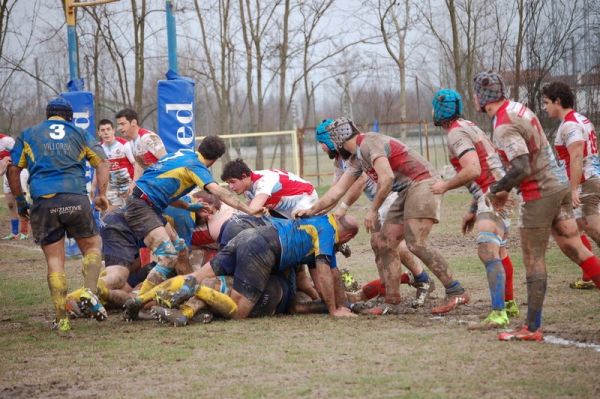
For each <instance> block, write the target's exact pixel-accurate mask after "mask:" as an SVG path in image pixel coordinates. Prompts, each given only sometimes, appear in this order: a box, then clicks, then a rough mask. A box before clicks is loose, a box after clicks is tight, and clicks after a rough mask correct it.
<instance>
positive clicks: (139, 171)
mask: <svg viewBox="0 0 600 399" xmlns="http://www.w3.org/2000/svg"><path fill="white" fill-rule="evenodd" d="M143 174H144V168H142V165H140V163H139V162H138V161H137V160H136V161H135V162H134V163H133V181H137V179H139V178H140V177H141V176H142V175H143Z"/></svg>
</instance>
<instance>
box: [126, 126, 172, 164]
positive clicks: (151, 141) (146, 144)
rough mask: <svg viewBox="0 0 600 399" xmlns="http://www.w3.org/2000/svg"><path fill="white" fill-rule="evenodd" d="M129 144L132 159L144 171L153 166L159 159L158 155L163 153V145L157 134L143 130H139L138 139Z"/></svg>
mask: <svg viewBox="0 0 600 399" xmlns="http://www.w3.org/2000/svg"><path fill="white" fill-rule="evenodd" d="M130 143H131V151H132V152H133V157H134V158H135V160H136V162H137V163H139V164H140V166H141V167H142V168H144V169H146V168H147V167H148V166H150V165H154V164H155V163H156V161H158V158H160V156H159V154H158V153H159V152H160V151H161V150H163V151H165V145H164V144H163V142H162V140H161V138H160V137H159V136H158V134H156V133H154V132H153V131H150V130H148V129H144V128H140V130H139V132H138V137H137V138H136V139H135V140H132V141H130Z"/></svg>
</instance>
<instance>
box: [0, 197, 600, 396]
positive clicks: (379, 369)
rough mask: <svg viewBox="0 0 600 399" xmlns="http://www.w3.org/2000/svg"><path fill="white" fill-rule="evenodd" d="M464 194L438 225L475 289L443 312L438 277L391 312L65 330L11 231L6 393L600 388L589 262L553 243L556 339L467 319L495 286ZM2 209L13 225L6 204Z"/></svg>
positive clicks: (3, 253)
mask: <svg viewBox="0 0 600 399" xmlns="http://www.w3.org/2000/svg"><path fill="white" fill-rule="evenodd" d="M465 198H466V197H465V195H464V194H460V193H459V194H450V195H447V196H446V198H445V201H444V211H443V213H442V215H443V218H444V220H443V222H442V223H441V224H440V226H436V228H435V230H436V232H435V234H434V235H433V237H432V241H433V243H434V244H435V245H436V247H437V248H439V249H440V250H441V251H442V253H444V254H445V255H446V256H447V257H448V259H449V261H450V263H451V265H452V268H453V270H454V273H455V276H456V277H457V278H458V279H460V281H461V282H462V283H463V285H464V286H465V287H467V288H468V290H469V291H470V293H471V296H472V303H471V304H470V305H468V306H464V307H461V308H459V309H458V310H456V311H454V312H452V313H451V314H450V315H447V316H444V317H434V316H432V315H431V314H430V311H431V308H432V307H433V306H435V305H436V304H437V303H439V301H440V300H441V299H442V298H443V288H442V287H441V284H440V283H439V282H438V284H437V289H436V291H435V292H434V293H433V294H432V296H431V298H430V300H429V301H428V302H427V304H426V306H425V307H424V308H422V309H419V310H416V311H415V310H413V309H412V308H410V306H408V304H406V305H405V306H404V307H403V312H402V314H400V315H394V316H384V317H372V316H361V317H359V318H355V319H344V320H337V319H333V318H331V317H329V316H326V315H309V316H285V317H275V318H269V319H255V320H245V321H214V322H213V323H210V324H195V325H191V326H188V327H185V328H178V329H176V328H173V327H170V326H164V325H159V324H157V323H156V322H154V321H146V322H135V323H125V322H124V321H123V320H122V319H121V318H120V315H119V314H118V313H112V314H111V315H110V317H109V320H107V321H106V322H103V323H97V322H95V321H90V320H76V321H74V322H73V326H74V337H73V338H70V339H65V338H61V337H58V336H56V335H55V334H53V333H52V332H50V331H49V324H50V321H51V319H52V317H53V315H52V313H53V310H52V306H51V301H50V297H49V293H48V288H47V285H46V266H45V262H44V259H43V255H42V253H41V251H40V250H39V249H38V248H37V247H36V246H35V245H34V244H33V242H32V241H31V240H29V241H23V242H21V241H19V242H2V243H0V356H1V358H2V361H1V362H0V398H4V397H6V398H26V397H27V398H29V397H45V398H53V397H75V398H95V397H125V396H129V397H202V396H207V397H213V396H218V397H225V398H230V397H231V398H233V397H244V398H246V397H250V398H259V397H260V398H263V397H309V398H310V397H332V398H337V397H340V398H341V397H344V398H347V397H352V398H362V397H367V396H368V397H370V398H395V397H461V398H462V397H473V398H474V397H482V396H483V397H492V398H506V397H515V398H521V397H532V398H533V397H553V398H554V397H578V398H585V397H589V398H597V397H600V386H599V385H598V375H599V373H600V292H599V291H598V290H589V291H577V290H572V289H570V288H569V287H568V283H569V282H570V281H572V280H574V279H575V278H577V277H578V276H579V273H580V272H579V269H578V267H576V266H575V265H573V264H572V263H570V262H569V261H568V260H567V259H566V258H565V257H564V256H563V255H562V254H560V252H559V251H558V250H557V249H556V248H555V246H553V245H551V246H550V249H549V253H548V257H547V261H548V266H549V275H550V278H549V286H548V295H547V297H546V302H545V307H544V325H543V328H544V332H545V335H546V337H550V339H549V340H548V341H549V342H548V341H547V342H544V343H521V342H515V343H505V342H499V341H498V340H497V339H496V333H494V332H469V331H467V329H466V325H467V324H468V323H469V322H473V321H477V320H479V319H480V318H483V317H484V316H485V315H486V314H487V312H488V311H489V296H488V292H487V287H486V286H487V283H486V280H485V274H484V270H483V266H482V265H481V264H480V262H479V261H478V259H477V257H476V254H475V247H474V245H475V244H474V239H473V237H466V238H465V237H463V236H462V235H460V234H459V233H458V230H457V223H458V220H460V216H461V212H462V209H463V208H465V207H466V205H465V206H463V205H464V203H465ZM357 213H360V210H358V211H357ZM0 221H1V222H2V223H0V236H4V235H6V233H7V232H8V227H7V226H8V224H7V223H6V221H7V215H6V210H0ZM351 245H352V250H353V255H352V257H351V258H350V259H349V260H348V261H343V263H344V266H347V267H349V268H350V269H351V270H352V272H353V273H354V275H355V276H356V278H357V279H358V280H359V281H360V282H361V283H364V282H367V281H370V280H372V279H374V278H375V277H376V271H375V268H374V266H373V257H372V253H371V252H370V249H369V246H368V239H367V236H366V234H365V233H364V232H361V233H360V234H359V236H358V237H357V238H356V239H355V240H354V241H353V242H352V244H351ZM596 250H597V249H596ZM596 253H598V251H597V252H596ZM511 256H512V257H513V262H514V264H515V295H516V298H517V300H518V302H519V304H520V305H521V312H522V315H521V317H519V318H518V319H516V320H513V321H512V325H513V326H515V325H518V324H519V323H520V322H522V321H523V318H524V314H525V312H526V287H525V284H524V281H525V278H524V272H523V267H522V265H521V261H520V251H519V248H518V240H517V239H516V238H514V237H513V239H512V240H511ZM67 274H68V277H69V286H70V287H71V288H75V287H77V286H79V285H80V284H81V283H82V277H81V274H80V264H79V262H78V261H77V260H70V261H68V263H67ZM402 294H403V296H404V298H405V299H406V302H407V303H408V300H409V299H410V298H411V297H412V296H413V295H414V290H412V289H411V288H409V287H406V286H403V287H402ZM559 339H562V340H564V341H560V342H562V343H563V344H558V343H553V342H558V341H559ZM577 345H578V346H577ZM586 345H587V347H585V346H586Z"/></svg>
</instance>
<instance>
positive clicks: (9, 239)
mask: <svg viewBox="0 0 600 399" xmlns="http://www.w3.org/2000/svg"><path fill="white" fill-rule="evenodd" d="M16 239H17V235H16V234H13V233H10V234H9V235H7V236H4V237H2V240H3V241H12V240H16Z"/></svg>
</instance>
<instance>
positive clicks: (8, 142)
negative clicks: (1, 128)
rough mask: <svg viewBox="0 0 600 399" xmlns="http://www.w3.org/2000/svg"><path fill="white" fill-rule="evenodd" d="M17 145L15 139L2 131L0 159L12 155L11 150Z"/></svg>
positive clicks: (0, 134)
mask: <svg viewBox="0 0 600 399" xmlns="http://www.w3.org/2000/svg"><path fill="white" fill-rule="evenodd" d="M14 146H15V139H13V138H12V137H10V136H7V135H5V134H2V133H0V159H3V158H6V157H8V156H10V151H11V150H12V149H13V147H14Z"/></svg>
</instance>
